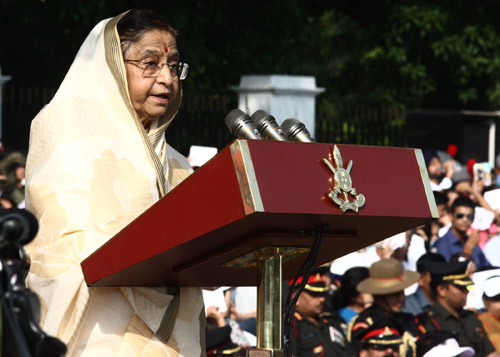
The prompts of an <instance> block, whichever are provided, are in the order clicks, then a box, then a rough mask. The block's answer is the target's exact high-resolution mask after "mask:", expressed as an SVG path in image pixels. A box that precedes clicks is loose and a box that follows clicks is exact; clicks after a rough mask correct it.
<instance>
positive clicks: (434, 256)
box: [403, 253, 446, 315]
mask: <svg viewBox="0 0 500 357" xmlns="http://www.w3.org/2000/svg"><path fill="white" fill-rule="evenodd" d="M432 262H446V259H444V257H443V256H442V255H441V254H438V253H426V254H424V255H422V256H421V257H420V258H419V259H418V260H417V272H418V273H419V274H420V279H419V280H418V288H417V291H415V292H414V293H413V294H411V295H409V296H407V297H406V304H405V308H404V309H403V311H405V312H408V313H410V314H412V315H419V314H421V313H423V312H426V311H427V310H429V309H430V307H431V305H432V302H433V301H434V299H433V298H432V292H431V273H429V271H428V270H427V264H429V263H432Z"/></svg>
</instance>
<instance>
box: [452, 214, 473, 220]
mask: <svg viewBox="0 0 500 357" xmlns="http://www.w3.org/2000/svg"><path fill="white" fill-rule="evenodd" d="M455 217H456V218H457V219H462V218H464V217H467V219H468V220H469V221H473V220H474V215H473V214H465V213H457V214H456V215H455Z"/></svg>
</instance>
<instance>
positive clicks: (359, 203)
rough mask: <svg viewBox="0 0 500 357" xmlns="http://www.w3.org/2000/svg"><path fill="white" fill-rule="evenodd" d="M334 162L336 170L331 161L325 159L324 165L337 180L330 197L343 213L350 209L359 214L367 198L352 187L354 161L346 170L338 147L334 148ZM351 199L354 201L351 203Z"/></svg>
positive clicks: (350, 162)
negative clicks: (351, 173) (359, 209)
mask: <svg viewBox="0 0 500 357" xmlns="http://www.w3.org/2000/svg"><path fill="white" fill-rule="evenodd" d="M333 160H334V161H335V166H336V167H337V168H336V169H335V168H334V167H333V165H332V163H331V162H330V161H329V160H327V159H323V163H324V164H325V165H326V167H328V168H329V169H330V171H332V173H333V175H334V178H335V186H334V187H333V190H332V191H330V193H329V195H328V197H330V199H331V200H332V201H333V202H334V203H335V204H337V205H338V206H339V207H340V210H341V211H342V213H344V212H345V211H347V210H350V209H351V210H353V211H355V212H358V208H360V207H363V206H364V204H365V196H364V195H363V194H362V193H360V194H358V193H356V189H355V188H354V187H352V180H351V175H350V172H351V169H352V160H350V161H349V163H348V164H347V168H346V169H344V164H343V163H342V156H341V155H340V151H339V149H338V148H337V145H334V146H333ZM350 197H353V198H354V199H353V200H352V201H350V199H349V198H350Z"/></svg>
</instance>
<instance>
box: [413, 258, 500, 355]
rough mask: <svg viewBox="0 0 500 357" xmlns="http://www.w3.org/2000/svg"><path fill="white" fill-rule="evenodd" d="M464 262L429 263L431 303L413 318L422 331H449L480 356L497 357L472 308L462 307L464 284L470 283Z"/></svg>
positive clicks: (465, 294)
mask: <svg viewBox="0 0 500 357" xmlns="http://www.w3.org/2000/svg"><path fill="white" fill-rule="evenodd" d="M467 265H468V263H467V262H451V263H429V264H428V265H427V269H428V270H429V272H430V273H431V291H432V294H433V297H434V304H433V305H432V307H431V308H430V309H429V311H428V312H426V313H424V314H422V315H419V316H418V317H417V318H416V322H417V325H418V328H419V331H420V332H421V334H425V333H429V332H432V331H443V330H444V331H449V332H451V333H453V335H454V336H455V337H456V339H457V341H458V343H459V345H460V346H462V347H472V348H474V350H475V351H476V353H477V355H479V356H488V357H493V356H495V357H499V356H500V355H498V354H497V353H496V352H495V348H494V347H493V345H492V344H491V342H490V340H489V339H488V337H487V336H486V334H485V333H484V329H483V325H482V324H481V321H479V319H478V318H477V317H476V315H475V314H474V312H472V311H469V310H464V306H465V303H466V299H467V293H468V290H467V287H468V286H471V285H472V284H473V282H472V280H471V279H470V277H469V274H468V272H467Z"/></svg>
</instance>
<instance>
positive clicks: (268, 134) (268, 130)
mask: <svg viewBox="0 0 500 357" xmlns="http://www.w3.org/2000/svg"><path fill="white" fill-rule="evenodd" d="M252 121H253V122H254V123H255V125H256V126H257V130H258V131H259V132H260V135H262V136H263V137H264V139H266V140H277V141H286V137H285V133H283V130H281V128H280V126H279V125H278V123H277V122H276V119H275V118H274V117H273V116H272V115H271V114H269V113H268V112H266V111H264V110H257V111H256V112H255V113H253V114H252Z"/></svg>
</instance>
